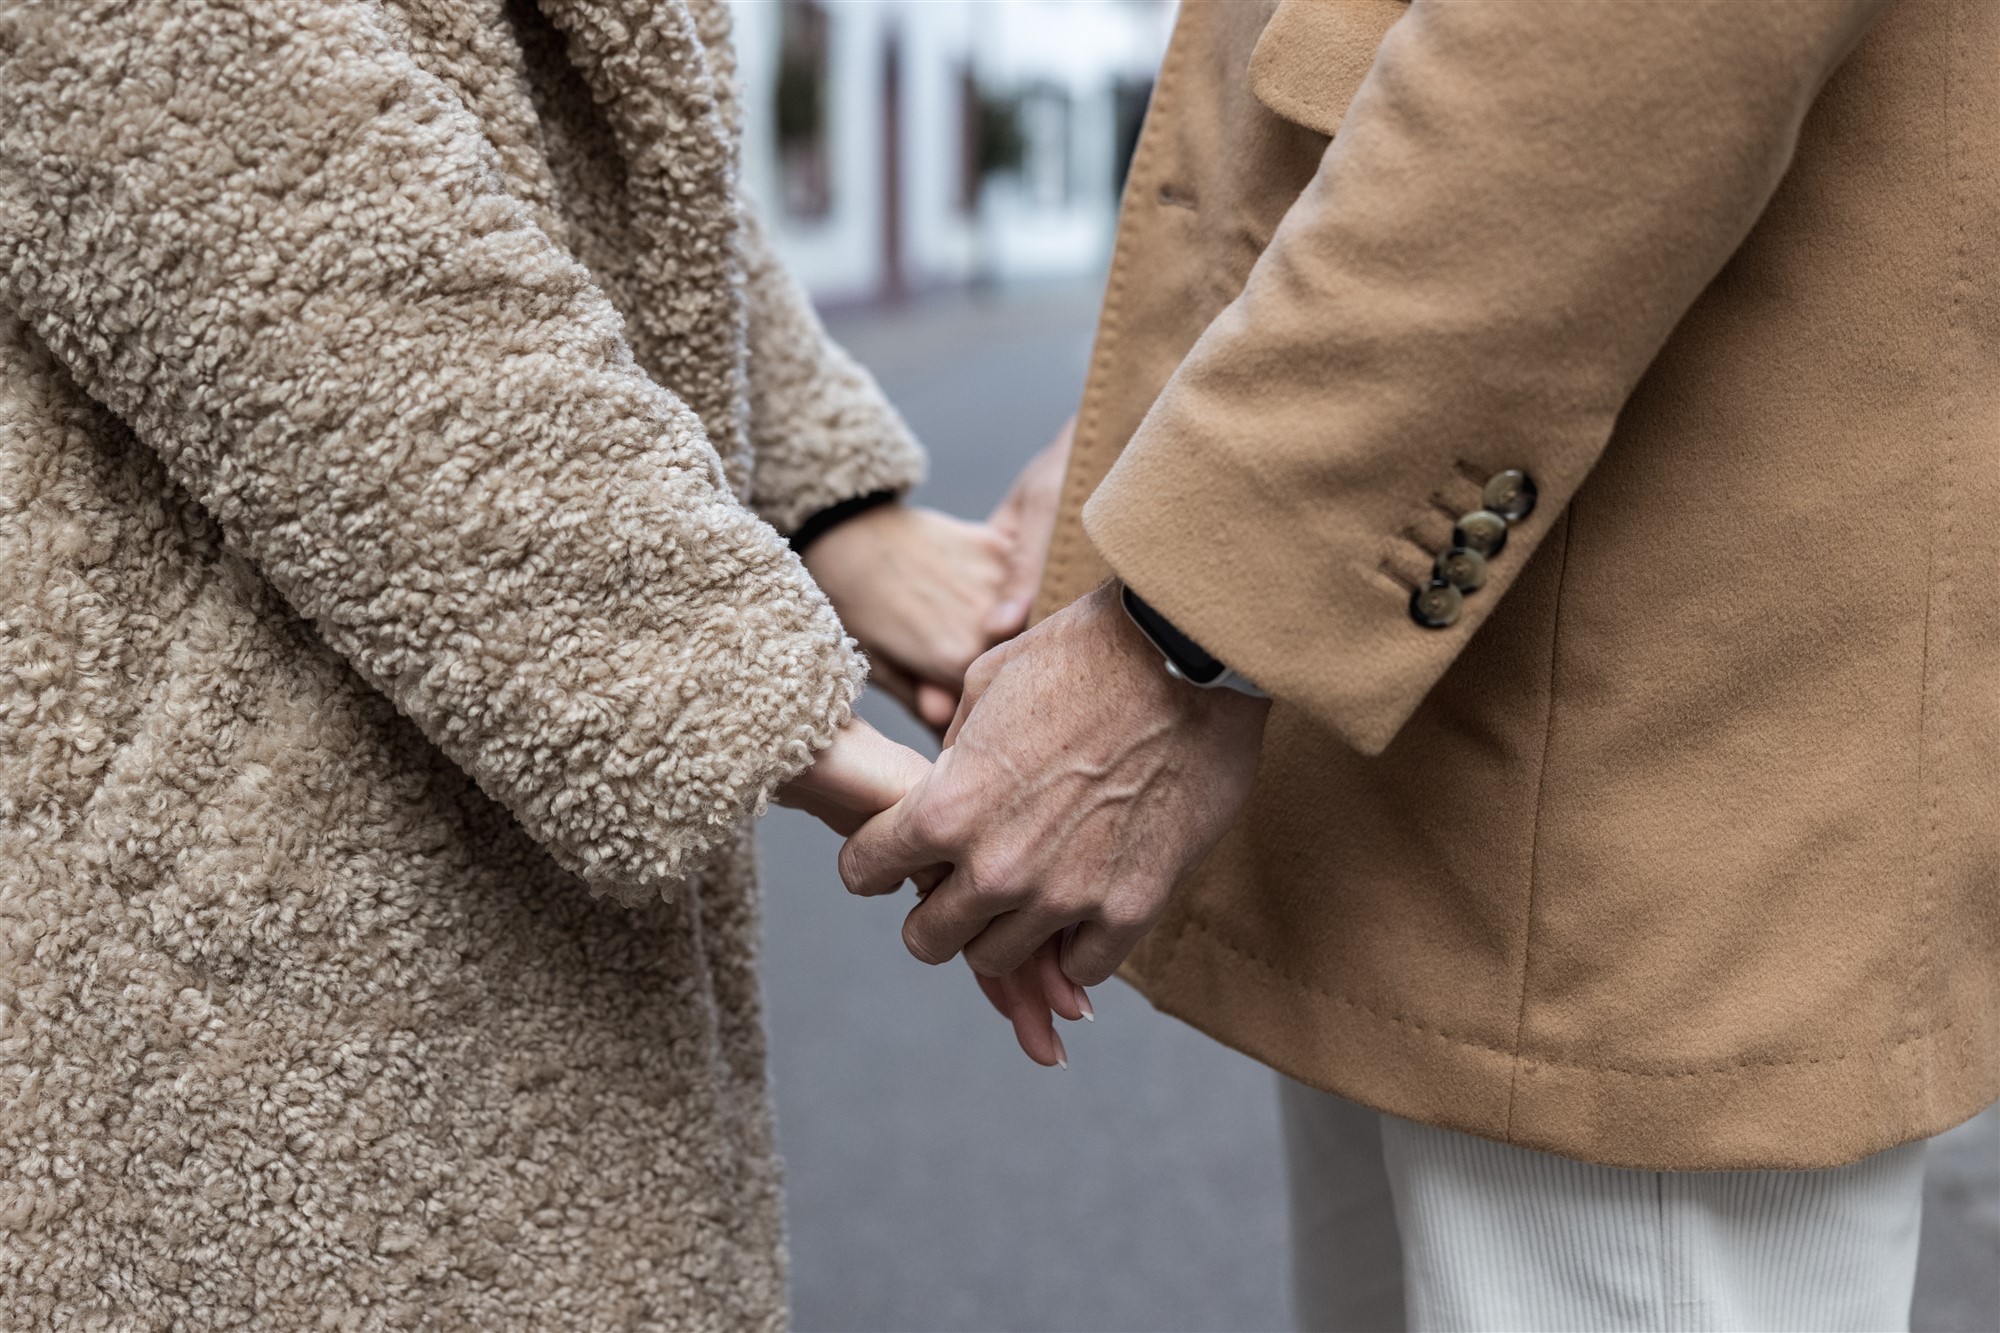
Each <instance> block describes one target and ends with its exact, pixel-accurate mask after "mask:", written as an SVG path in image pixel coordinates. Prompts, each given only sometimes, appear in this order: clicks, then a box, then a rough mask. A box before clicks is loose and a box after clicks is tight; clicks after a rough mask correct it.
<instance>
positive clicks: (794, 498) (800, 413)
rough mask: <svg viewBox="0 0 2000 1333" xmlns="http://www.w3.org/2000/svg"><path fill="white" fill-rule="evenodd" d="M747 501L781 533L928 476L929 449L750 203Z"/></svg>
mask: <svg viewBox="0 0 2000 1333" xmlns="http://www.w3.org/2000/svg"><path fill="white" fill-rule="evenodd" d="M744 221H745V226H744V229H743V248H744V255H743V267H744V271H745V273H744V276H745V278H746V281H747V285H748V289H749V290H748V292H747V294H746V304H747V306H748V310H747V313H748V316H749V342H750V438H751V441H752V442H753V444H754V445H755V447H756V455H757V462H756V467H755V471H754V472H753V473H752V476H751V486H750V503H751V504H752V505H754V506H755V507H756V509H757V512H758V513H760V514H762V515H763V516H764V517H765V518H767V519H769V520H770V521H771V523H772V524H773V525H774V526H776V527H777V529H778V530H779V531H780V532H786V533H789V532H793V531H795V530H797V528H798V526H799V524H801V523H803V522H804V521H805V520H806V519H808V518H810V517H812V515H814V514H816V513H818V512H819V511H820V510H822V509H825V508H827V507H828V506H830V505H836V504H839V503H840V502H841V501H842V500H851V499H853V498H854V497H856V496H859V495H869V494H872V493H874V492H876V491H898V492H901V491H907V490H909V489H910V488H911V487H913V486H915V485H916V484H917V483H918V482H920V481H922V480H923V476H924V453H923V449H922V448H921V447H920V446H919V445H918V444H917V441H916V439H915V437H914V436H912V435H911V434H910V429H909V427H908V426H906V425H904V424H903V418H902V417H901V416H900V415H898V413H897V412H896V409H895V408H894V407H892V406H890V404H889V401H888V399H886V398H884V397H883V396H882V390H881V388H880V387H879V386H878V385H877V384H876V383H875V377H874V376H872V375H870V374H869V373H868V371H867V370H866V369H865V368H863V367H862V366H861V365H860V364H859V363H857V362H856V361H855V360H854V358H853V357H851V356H849V355H848V354H847V352H846V351H845V350H844V349H843V348H842V347H840V345H839V344H837V343H835V342H834V341H833V340H832V339H831V338H829V337H828V336H827V332H826V328H825V326H823V325H822V324H821V323H820V322H819V316H818V315H816V314H814V313H813V308H812V303H811V301H809V300H808V299H807V298H806V294H805V293H804V292H803V291H801V290H800V288H799V285H798V283H797V282H795V281H794V280H793V278H792V275H791V274H790V273H787V272H786V271H785V269H784V266H783V265H781V264H780V263H779V262H778V257H777V256H776V255H775V254H774V253H772V250H771V246H770V242H769V241H768V240H767V239H766V238H765V236H764V233H763V230H762V228H761V227H760V226H759V225H758V223H757V220H756V217H755V215H754V214H753V213H752V212H751V211H750V207H749V205H748V204H747V203H746V204H745V205H744Z"/></svg>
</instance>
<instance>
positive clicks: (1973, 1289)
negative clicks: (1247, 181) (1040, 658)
mask: <svg viewBox="0 0 2000 1333" xmlns="http://www.w3.org/2000/svg"><path fill="white" fill-rule="evenodd" d="M1095 299H1096V292H1095V290H1094V289H1082V288H1069V287H1065V288H1051V289H1037V290H1029V291H1024V292H1014V293H1009V294H1005V295H993V296H988V297H986V298H984V299H972V298H963V297H961V298H941V299H938V300H935V301H930V302H925V303H920V304H918V305H917V306H914V307H911V308H909V309H907V310H904V311H901V312H891V313H878V312H866V313H861V312H857V313H853V314H848V315H845V316H841V317H838V318H836V319H834V320H833V321H832V323H833V325H834V329H835V333H836V335H837V336H838V337H840V339H841V340H842V341H843V342H844V343H846V345H847V346H848V348H849V349H850V350H851V351H853V352H854V353H855V354H856V355H857V356H858V357H860V358H861V360H862V361H863V362H865V363H866V364H868V365H869V366H870V367H871V368H872V369H873V370H874V371H875V373H876V375H877V376H878V377H879V378H880V379H881V381H882V383H883V385H884V387H885V388H887V390H888V391H889V393H890V395H891V396H892V397H893V398H895V399H896V401H897V402H898V403H899V404H900V405H901V406H902V408H903V410H904V412H905V414H906V415H907V416H908V417H909V419H910V422H911V424H912V425H913V426H915V427H916V429H917V431H918V433H919V434H921V435H922V436H923V437H924V439H925V441H926V443H927V444H928V445H929V446H930V449H931V452H932V457H933V460H934V462H933V473H934V475H933V478H932V480H931V481H930V482H929V483H928V484H927V485H926V486H925V488H924V490H923V492H922V494H921V496H920V497H919V498H920V499H921V500H923V501H924V502H926V503H929V504H933V505H936V506H938V507H940V508H944V509H949V510H953V511H955V512H958V513H962V514H973V515H977V514H984V513H986V512H987V511H988V510H990V509H991V508H992V506H993V505H994V504H995V503H996V502H997V501H998V500H999V498H1000V497H1001V495H1002V494H1004V493H1005V491H1006V488H1007V484H1008V482H1009V481H1010V480H1011V479H1012V477H1013V475H1014V472H1015V470H1016V469H1017V468H1018V467H1019V466H1020V464H1021V463H1022V462H1023V461H1025V459H1026V458H1027V457H1028V455H1029V454H1031V453H1032V452H1033V451H1034V450H1035V449H1036V448H1038V447H1039V446H1040V445H1041V444H1042V443H1043V442H1044V441H1045V440H1047V439H1048V437H1049V436H1050V435H1052V434H1053V433H1054V431H1055V428H1056V427H1057V426H1058V425H1059V424H1060V423H1061V421H1062V420H1063V418H1064V417H1066V416H1067V415H1068V414H1069V412H1070V411H1071V410H1072V409H1073V407H1074V404H1075V401H1076V398H1077V396H1078V393H1079V391H1080V389H1081V386H1082V379H1083V367H1084V362H1085V359H1086V358H1087V356H1088V354H1089V348H1090V330H1091V320H1092V317H1093V315H1094V312H1095ZM864 711H866V712H867V714H868V715H869V716H870V717H871V718H872V719H874V720H875V721H876V722H877V723H878V724H879V725H882V726H883V727H884V728H885V729H887V730H889V731H891V733H892V734H894V735H896V736H897V737H898V738H899V739H902V740H905V741H907V742H909V743H911V744H918V745H921V744H922V740H921V736H920V733H919V732H918V731H917V730H916V729H915V728H913V727H911V726H910V725H909V724H907V723H906V722H905V721H904V720H903V719H902V718H901V717H900V715H899V714H898V713H897V712H896V711H895V709H894V706H893V705H889V704H887V701H885V700H882V699H879V698H871V699H870V700H869V701H867V702H866V703H865V704H864ZM837 846H838V843H837V840H836V839H834V838H833V837H832V835H830V834H828V833H826V832H825V831H824V830H823V829H821V828H820V827H819V826H818V825H817V824H816V823H814V822H813V821H811V820H809V819H807V818H805V817H804V816H801V815H797V814H794V813H792V812H790V811H778V812H775V813H774V814H773V815H772V816H771V817H770V818H769V819H768V820H766V822H765V824H764V826H763V830H762V833H761V835H760V838H759V847H760V852H761V855H762V858H763V868H764V881H765V893H766V936H767V952H766V956H765V987H766V991H767V995H768V999H769V1004H770V1023H771V1034H772V1053H771V1061H772V1070H773V1075H774V1078H775V1081H776V1087H777V1099H778V1115H779V1136H780V1139H781V1142H782V1146H783V1149H784V1153H785V1157H786V1164H787V1184H788V1189H789V1198H790V1203H789V1208H790V1231H791V1248H792V1299H793V1303H794V1309H795V1319H796V1322H797V1325H798V1327H799V1328H800V1329H801V1330H804V1333H836V1331H837V1330H856V1331H861V1330H881V1331H883V1333H888V1331H890V1330H958V1329H971V1330H1000V1329H1010V1330H1011V1329H1021V1330H1029V1329H1051V1330H1056V1329H1077V1330H1106V1331H1109V1330H1127V1329H1129V1330H1259V1329H1277V1328H1283V1327H1287V1326H1288V1320H1289V1313H1288V1301H1287V1296H1286V1276H1285V1270H1286V1259H1285V1227H1284V1193H1283V1178H1282V1175H1281V1172H1280V1163H1279V1156H1278V1127H1277V1110H1276V1104H1275V1098H1274V1096H1273V1092H1272V1076H1271V1075H1270V1074H1269V1073H1268V1071H1266V1070H1265V1069H1263V1067H1262V1066H1259V1065H1257V1064H1255V1063H1253V1062H1251V1061H1250V1060H1247V1059H1245V1058H1244V1057H1242V1056H1239V1055H1237V1054H1236V1053H1234V1052H1232V1051H1229V1050H1226V1049H1225V1048H1223V1047H1221V1046H1219V1045H1217V1044H1216V1043H1214V1042H1212V1041H1210V1040H1208V1039H1207V1038H1205V1037H1203V1036H1201V1035H1200V1034H1199V1033H1196V1032H1195V1031H1193V1030H1192V1029H1190V1028H1187V1027H1185V1026H1183V1025H1181V1024H1180V1023H1178V1022H1175V1021H1174V1020H1171V1019H1168V1018H1165V1017H1163V1016H1161V1015H1159V1014H1157V1013H1155V1012H1154V1011H1153V1010H1152V1009H1150V1008H1149V1007H1148V1006H1147V1005H1146V1003H1145V1002H1144V1001H1143V1000H1142V999H1140V998H1139V997H1138V996H1137V995H1136V994H1135V993H1133V992H1132V991H1130V990H1128V989H1126V988H1125V987H1123V986H1122V985H1119V984H1118V983H1112V984H1111V985H1108V986H1105V987H1102V988H1100V991H1099V993H1098V995H1097V1007H1098V1015H1099V1017H1098V1022H1097V1023H1095V1024H1094V1025H1092V1024H1067V1025H1065V1026H1064V1040H1065V1041H1066V1042H1067V1043H1068V1045H1069V1050H1070V1055H1071V1061H1070V1068H1069V1070H1068V1071H1067V1072H1060V1071H1054V1070H1042V1069H1038V1068H1036V1067H1035V1066H1033V1065H1031V1064H1030V1063H1029V1062H1028V1061H1027V1060H1026V1058H1025V1057H1023V1056H1022V1055H1021V1054H1020V1053H1019V1052H1018V1050H1016V1049H1015V1047H1014V1043H1013V1038H1012V1034H1011V1033H1010V1032H1009V1030H1008V1029H1007V1027H1006V1026H1005V1024H1004V1023H1003V1022H1002V1021H1001V1020H1000V1019H999V1018H998V1017H997V1016H996V1015H994V1014H993V1012H992V1011H991V1010H990V1009H988V1008H987V1006H986V1002H985V1000H984V999H983V998H981V996H980V995H979V993H978V991H977V990H976V989H975V987H974V985H973V983H972V979H971V976H970V974H969V973H968V972H967V971H966V970H965V969H964V968H963V966H962V965H956V964H954V965H952V966H949V967H945V968H941V969H935V970H933V969H930V968H925V967H922V966H920V965H919V964H917V963H916V962H914V961H913V960H912V959H911V958H910V957H909V955H908V954H906V953H905V952H904V951H903V947H902V944H901V941H900V939H899V938H898V935H897V927H898V925H899V923H900V921H901V918H902V913H903V912H904V911H905V910H906V909H907V907H908V901H907V897H906V896H905V897H899V898H895V899H889V900H877V901H872V902H860V901H856V900H853V899H850V898H849V897H848V896H847V894H846V893H845V892H844V891H843V890H842V889H841V886H840V881H839V878H838V876H837V875H836V874H835V871H834V853H835V850H836V848H837ZM1829 1114H1838V1108H1829ZM1926 1207H1927V1212H1926V1217H1925V1225H1924V1241H1923V1245H1924V1249H1923V1261H1922V1267H1921V1271H1920V1273H1919V1276H1918V1294H1917V1303H1916V1311H1915V1319H1914V1326H1915V1327H1916V1328H1917V1329H1920V1330H1935V1331H1937V1333H1993V1330H1995V1329H2000V1117H1996V1115H1995V1113H1993V1112H1990V1111H1989V1112H1988V1113H1987V1114H1985V1115H1983V1116H1981V1117H1979V1119H1978V1120H1976V1121H1974V1122H1973V1123H1972V1124H1970V1125H1968V1126H1966V1127H1964V1128H1963V1129H1961V1130H1958V1131H1956V1132H1954V1133H1953V1134H1952V1135H1950V1136H1947V1138H1946V1139H1945V1140H1944V1141H1942V1142H1940V1143H1939V1144H1938V1145H1936V1146H1934V1148H1933V1150H1932V1153H1931V1175H1930V1181H1929V1191H1928V1197H1927V1205H1926Z"/></svg>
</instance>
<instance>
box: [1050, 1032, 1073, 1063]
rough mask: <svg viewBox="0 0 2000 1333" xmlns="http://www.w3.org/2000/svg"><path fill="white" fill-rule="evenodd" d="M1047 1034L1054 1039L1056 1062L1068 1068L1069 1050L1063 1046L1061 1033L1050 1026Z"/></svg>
mask: <svg viewBox="0 0 2000 1333" xmlns="http://www.w3.org/2000/svg"><path fill="white" fill-rule="evenodd" d="M1049 1035H1050V1036H1052V1037H1054V1038H1055V1039H1056V1064H1057V1065H1058V1066H1059V1067H1061V1068H1063V1069H1068V1068H1069V1051H1068V1050H1067V1049H1065V1048H1064V1046H1063V1041H1062V1033H1060V1032H1057V1031H1056V1030H1055V1029H1054V1028H1050V1029H1049Z"/></svg>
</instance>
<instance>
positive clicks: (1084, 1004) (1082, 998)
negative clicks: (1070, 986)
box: [1076, 986, 1097, 1023]
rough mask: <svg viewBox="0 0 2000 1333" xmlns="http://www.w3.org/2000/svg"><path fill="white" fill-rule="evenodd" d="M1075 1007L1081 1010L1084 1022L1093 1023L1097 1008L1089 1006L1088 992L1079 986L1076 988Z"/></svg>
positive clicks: (1095, 1019) (1095, 1018)
mask: <svg viewBox="0 0 2000 1333" xmlns="http://www.w3.org/2000/svg"><path fill="white" fill-rule="evenodd" d="M1076 1007H1077V1008H1079V1009H1081V1010H1083V1021H1084V1022H1086V1023H1095V1022H1096V1021H1097V1010H1095V1009H1093V1008H1091V1006H1090V992H1089V991H1087V990H1085V989H1084V988H1083V987H1081V986H1078V987H1077V988H1076Z"/></svg>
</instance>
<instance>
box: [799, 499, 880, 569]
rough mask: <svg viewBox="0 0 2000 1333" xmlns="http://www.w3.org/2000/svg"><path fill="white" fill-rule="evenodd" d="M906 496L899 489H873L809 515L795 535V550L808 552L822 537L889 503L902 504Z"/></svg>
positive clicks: (803, 552) (800, 552) (801, 554)
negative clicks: (903, 497) (896, 490)
mask: <svg viewBox="0 0 2000 1333" xmlns="http://www.w3.org/2000/svg"><path fill="white" fill-rule="evenodd" d="M901 501H902V496H901V495H900V494H899V493H897V492H895V491H870V492H869V493H868V494H866V495H856V496H853V497H851V498H849V499H846V500H842V501H840V502H839V503H838V504H831V505H828V506H827V507H826V508H824V509H822V510H819V511H818V512H816V513H814V514H811V515H809V516H808V517H807V518H806V521H805V522H803V523H801V524H799V526H798V528H797V530H796V531H794V532H793V533H792V535H791V538H790V540H791V544H792V550H793V551H794V552H796V553H797V554H799V555H800V556H804V555H805V554H806V552H807V551H808V550H809V549H811V548H812V547H814V546H816V545H817V544H818V543H819V542H820V541H821V540H822V539H824V538H826V537H828V536H831V535H832V534H833V533H835V532H837V531H839V530H840V529H841V528H843V527H846V526H847V525H848V524H850V523H852V522H853V521H854V520H855V519H857V518H860V517H861V516H862V515H863V514H868V513H873V512H875V511H877V510H880V509H882V508H884V507H886V506H889V505H895V504H899V503H901Z"/></svg>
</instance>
